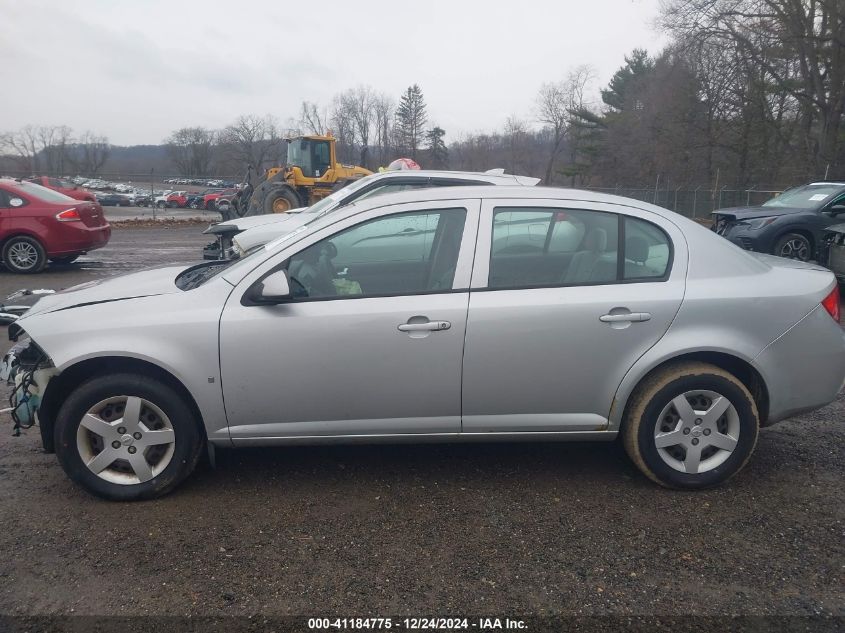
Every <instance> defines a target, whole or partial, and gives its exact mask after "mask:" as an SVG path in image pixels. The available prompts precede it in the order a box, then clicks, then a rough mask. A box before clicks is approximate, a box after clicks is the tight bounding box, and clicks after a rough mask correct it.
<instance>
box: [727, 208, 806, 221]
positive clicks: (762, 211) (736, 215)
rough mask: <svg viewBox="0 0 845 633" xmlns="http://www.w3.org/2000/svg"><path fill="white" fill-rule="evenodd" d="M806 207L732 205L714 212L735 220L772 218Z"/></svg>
mask: <svg viewBox="0 0 845 633" xmlns="http://www.w3.org/2000/svg"><path fill="white" fill-rule="evenodd" d="M805 210H806V209H793V208H790V207H730V208H727V209H719V210H718V211H714V212H713V216H714V217H716V218H719V217H723V218H727V219H734V220H754V219H755V218H771V217H775V216H781V215H793V214H795V213H801V212H802V211H805Z"/></svg>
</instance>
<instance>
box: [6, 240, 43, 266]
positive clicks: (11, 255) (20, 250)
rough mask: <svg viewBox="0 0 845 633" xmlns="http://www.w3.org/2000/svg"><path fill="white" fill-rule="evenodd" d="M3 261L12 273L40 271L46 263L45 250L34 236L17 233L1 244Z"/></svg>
mask: <svg viewBox="0 0 845 633" xmlns="http://www.w3.org/2000/svg"><path fill="white" fill-rule="evenodd" d="M3 263H4V264H6V268H7V269H8V270H9V271H10V272H13V273H20V274H23V275H30V274H33V273H40V272H41V271H42V270H44V267H45V266H46V265H47V251H45V250H44V247H43V246H42V245H41V242H39V241H38V240H37V239H35V238H34V237H29V236H28V235H17V236H15V237H12V238H9V239H8V240H6V243H5V244H3Z"/></svg>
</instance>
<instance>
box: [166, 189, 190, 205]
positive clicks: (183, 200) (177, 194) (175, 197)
mask: <svg viewBox="0 0 845 633" xmlns="http://www.w3.org/2000/svg"><path fill="white" fill-rule="evenodd" d="M167 206H168V207H170V208H171V209H174V208H178V209H183V208H185V207H186V206H188V192H187V191H174V192H173V193H171V194H170V195H169V196H167Z"/></svg>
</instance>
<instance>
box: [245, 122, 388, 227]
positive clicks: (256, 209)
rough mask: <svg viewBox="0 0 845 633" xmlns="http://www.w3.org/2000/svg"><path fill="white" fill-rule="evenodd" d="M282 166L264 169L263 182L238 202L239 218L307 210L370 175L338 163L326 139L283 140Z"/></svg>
mask: <svg viewBox="0 0 845 633" xmlns="http://www.w3.org/2000/svg"><path fill="white" fill-rule="evenodd" d="M286 141H287V144H288V147H287V149H288V155H287V162H286V164H285V166H284V167H272V168H270V169H268V170H267V173H266V178H265V180H264V181H263V182H262V183H261V184H259V185H258V186H257V187H255V189H254V190H253V191H252V193H251V194H250V195H248V196H242V197H241V198H240V200H238V202H237V203H236V204H237V208H236V214H237V215H238V216H241V217H243V216H249V215H264V214H267V213H286V212H288V211H290V210H291V209H297V208H299V207H309V206H311V205H312V204H314V203H315V202H317V201H318V200H322V199H323V198H325V197H326V196H328V195H329V194H331V193H332V192H334V191H337V190H338V189H340V188H342V187H344V186H345V185H347V184H348V183H350V182H352V181H354V180H358V179H359V178H363V177H364V176H368V175H370V174H371V173H373V172H371V171H370V170H368V169H364V168H363V167H357V166H352V165H341V164H340V163H339V162H338V161H337V154H336V151H335V150H336V139H335V138H334V137H333V136H331V135H330V134H329V135H326V136H298V137H295V138H289V139H286Z"/></svg>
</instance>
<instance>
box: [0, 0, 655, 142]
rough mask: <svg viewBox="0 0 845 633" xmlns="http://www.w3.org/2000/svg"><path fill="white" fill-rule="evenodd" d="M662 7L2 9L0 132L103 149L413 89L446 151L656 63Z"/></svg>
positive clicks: (129, 5)
mask: <svg viewBox="0 0 845 633" xmlns="http://www.w3.org/2000/svg"><path fill="white" fill-rule="evenodd" d="M658 4H659V0H591V1H589V2H584V1H583V0H557V1H556V2H555V1H553V0H547V1H544V2H541V1H535V0H522V1H519V2H514V1H513V0H508V1H507V2H505V1H504V0H487V1H486V2H484V1H481V0H451V1H450V2H439V1H435V0H428V1H425V0H423V1H420V2H407V1H404V2H403V1H401V0H394V1H392V2H383V1H381V0H367V1H365V2H350V1H349V0H346V1H344V2H340V1H336V0H319V1H315V2H305V1H302V0H299V1H297V2H290V1H284V0H270V1H260V2H259V1H247V0H241V1H240V2H219V1H216V0H133V1H131V2H130V1H128V0H121V1H117V0H61V1H58V0H0V85H2V89H0V131H2V130H9V129H15V128H18V127H20V126H22V125H26V124H28V123H32V124H50V125H59V124H64V125H69V126H71V127H72V128H73V129H74V130H75V131H77V132H82V131H84V130H87V129H90V130H92V131H94V132H97V133H101V134H105V135H107V136H108V137H109V139H110V140H111V142H112V143H115V144H119V145H128V144H136V143H158V142H160V141H161V140H162V139H163V138H164V137H166V136H167V135H168V134H169V133H170V132H171V131H172V130H174V129H176V128H179V127H183V126H189V125H190V126H193V125H202V126H206V127H211V128H219V127H223V126H225V125H226V124H227V123H229V122H230V121H231V120H232V119H234V118H235V117H236V116H237V115H239V114H268V113H271V114H273V115H275V116H276V117H278V119H279V120H280V122H284V121H285V120H286V119H288V118H289V117H296V116H297V113H298V110H299V104H300V103H301V102H302V101H303V100H309V101H316V102H318V103H328V102H329V101H330V100H331V98H332V96H333V95H334V94H335V93H337V92H339V91H341V90H344V89H346V88H351V87H354V86H356V85H359V84H369V85H371V86H373V87H374V88H376V89H377V90H379V91H383V92H387V93H389V94H391V95H394V96H395V97H397V98H398V96H399V94H400V93H401V92H402V91H403V90H404V89H405V88H406V87H407V86H408V85H410V84H412V83H418V84H419V85H420V87H421V88H422V90H423V93H424V95H425V99H426V102H427V104H428V112H429V121H430V123H437V124H438V125H440V126H441V127H443V128H444V129H446V131H447V133H448V136H449V137H450V138H454V137H455V136H456V135H458V134H460V133H461V132H468V131H480V130H491V129H495V128H500V127H501V126H502V125H503V123H504V121H505V119H506V118H507V117H508V116H509V115H511V114H516V115H518V116H521V117H523V118H525V119H529V120H530V119H531V118H532V111H533V108H534V105H533V104H534V95H535V94H536V92H537V89H538V88H539V87H540V85H541V84H542V83H543V82H545V81H553V80H558V79H562V78H563V77H565V75H566V72H567V70H568V69H569V68H572V67H575V66H578V65H580V64H589V65H591V66H592V67H593V68H594V69H595V71H596V75H597V82H596V85H595V87H594V89H595V92H596V93H597V92H598V88H599V87H601V86H603V85H605V84H606V83H607V81H608V80H609V78H610V77H611V75H612V74H613V72H614V71H615V70H616V69H617V68H618V67H619V66H620V65H621V64H622V63H623V56H624V55H625V54H626V53H628V52H630V51H631V50H632V49H633V48H635V47H643V48H648V49H649V51H651V52H656V50H657V49H658V48H659V46H660V43H661V41H662V40H661V37H660V35H659V33H657V32H656V31H655V30H654V28H653V20H654V18H655V17H656V14H657V8H658Z"/></svg>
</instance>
